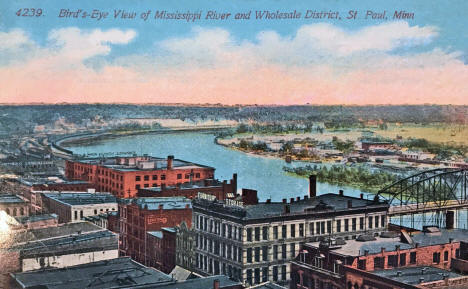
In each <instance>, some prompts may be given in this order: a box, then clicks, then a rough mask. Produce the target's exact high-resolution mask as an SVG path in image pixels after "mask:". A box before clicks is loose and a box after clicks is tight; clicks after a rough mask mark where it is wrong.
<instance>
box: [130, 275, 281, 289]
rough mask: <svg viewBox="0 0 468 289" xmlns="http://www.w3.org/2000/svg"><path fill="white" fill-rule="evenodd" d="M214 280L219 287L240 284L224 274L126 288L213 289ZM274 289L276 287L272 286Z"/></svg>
mask: <svg viewBox="0 0 468 289" xmlns="http://www.w3.org/2000/svg"><path fill="white" fill-rule="evenodd" d="M215 280H218V281H219V288H220V289H222V288H225V287H232V286H235V285H240V284H241V283H240V282H237V281H233V280H231V279H229V277H227V276H224V275H215V276H208V277H203V278H196V279H188V280H185V281H179V282H177V281H176V280H175V279H174V280H173V281H171V282H169V283H166V284H157V283H156V284H148V285H143V286H132V287H127V288H135V289H136V288H139V289H143V288H144V289H153V288H154V289H156V288H157V289H213V283H214V281H215ZM274 289H276V288H274Z"/></svg>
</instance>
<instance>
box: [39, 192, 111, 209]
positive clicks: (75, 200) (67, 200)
mask: <svg viewBox="0 0 468 289" xmlns="http://www.w3.org/2000/svg"><path fill="white" fill-rule="evenodd" d="M44 195H45V196H46V197H47V198H49V199H53V200H55V201H57V202H60V203H63V204H66V205H69V206H78V205H94V204H106V203H117V198H116V197H114V196H113V195H111V194H103V193H99V194H92V193H77V194H74V193H67V194H57V193H45V194H44Z"/></svg>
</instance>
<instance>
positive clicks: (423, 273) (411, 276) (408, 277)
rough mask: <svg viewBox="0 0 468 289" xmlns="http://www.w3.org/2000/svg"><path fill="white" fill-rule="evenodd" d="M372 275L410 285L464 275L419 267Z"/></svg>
mask: <svg viewBox="0 0 468 289" xmlns="http://www.w3.org/2000/svg"><path fill="white" fill-rule="evenodd" d="M370 273H371V274H374V275H377V276H380V277H384V278H388V279H392V280H395V281H397V282H401V283H405V284H408V285H416V284H420V283H427V282H433V281H440V280H443V279H444V278H457V277H462V275H460V274H457V273H454V272H451V271H447V270H443V269H440V268H436V267H427V266H418V267H402V268H395V269H391V270H379V271H373V272H370Z"/></svg>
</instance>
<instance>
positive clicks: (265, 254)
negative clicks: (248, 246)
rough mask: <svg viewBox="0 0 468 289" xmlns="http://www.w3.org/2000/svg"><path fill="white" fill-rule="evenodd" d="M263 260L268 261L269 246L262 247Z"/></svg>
mask: <svg viewBox="0 0 468 289" xmlns="http://www.w3.org/2000/svg"><path fill="white" fill-rule="evenodd" d="M262 261H268V246H263V247H262Z"/></svg>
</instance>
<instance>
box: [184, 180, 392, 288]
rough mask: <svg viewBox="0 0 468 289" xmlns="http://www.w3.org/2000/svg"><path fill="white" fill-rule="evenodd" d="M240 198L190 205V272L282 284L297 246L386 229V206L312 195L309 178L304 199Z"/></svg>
mask: <svg viewBox="0 0 468 289" xmlns="http://www.w3.org/2000/svg"><path fill="white" fill-rule="evenodd" d="M243 197H245V201H238V200H229V199H228V200H225V201H218V200H215V199H214V198H213V197H212V196H207V198H196V199H195V200H194V201H193V229H194V230H195V234H196V237H195V249H194V250H195V270H196V272H198V273H200V274H226V275H228V276H229V277H231V278H234V279H235V280H239V281H241V282H244V283H246V284H259V283H262V282H267V281H272V282H281V283H287V281H288V280H289V279H290V268H291V267H290V266H291V261H292V260H294V258H295V257H296V255H297V253H298V252H299V248H300V245H301V244H303V243H306V242H311V241H313V240H318V239H320V238H323V237H324V236H340V237H342V238H343V239H350V240H351V239H354V238H357V236H359V235H360V234H362V233H364V232H368V233H369V234H372V235H374V234H377V235H378V234H380V233H381V232H383V231H385V230H386V226H387V218H386V214H387V209H388V204H386V203H382V202H379V201H378V200H370V201H369V200H365V199H363V198H354V197H348V196H344V194H343V193H340V194H338V195H336V194H324V195H320V196H316V187H315V177H314V176H311V178H310V195H308V196H305V197H304V199H300V198H292V199H291V200H290V202H287V201H286V200H283V202H271V201H270V200H267V201H266V202H264V203H258V198H257V197H256V194H255V191H252V190H247V191H245V192H244V193H243Z"/></svg>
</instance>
